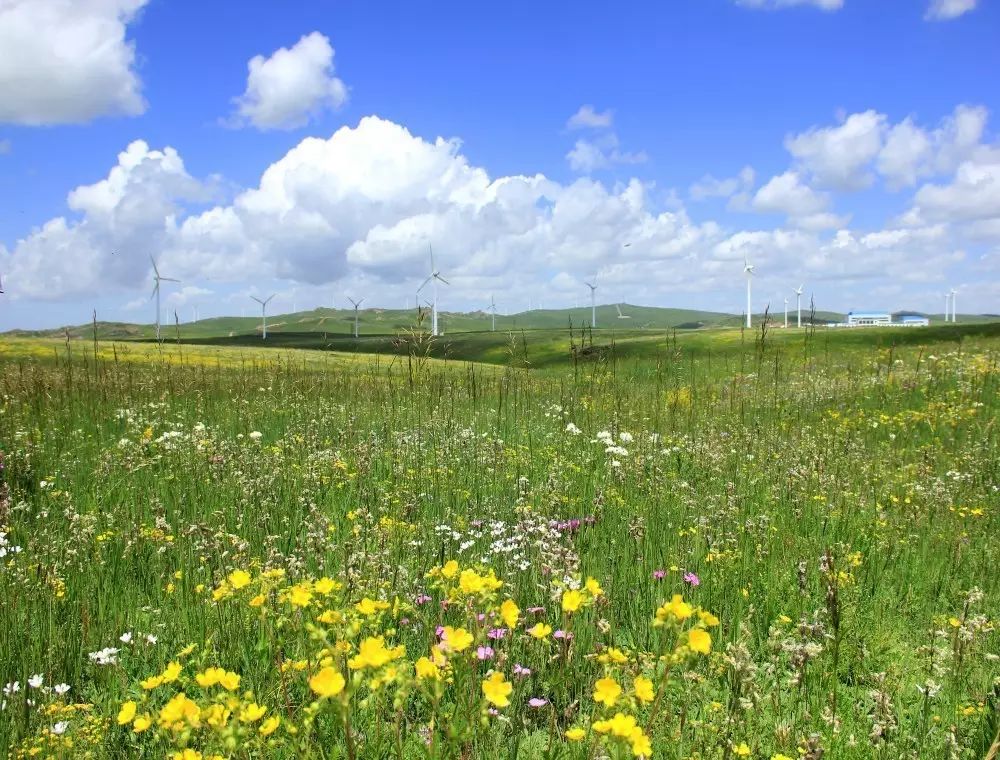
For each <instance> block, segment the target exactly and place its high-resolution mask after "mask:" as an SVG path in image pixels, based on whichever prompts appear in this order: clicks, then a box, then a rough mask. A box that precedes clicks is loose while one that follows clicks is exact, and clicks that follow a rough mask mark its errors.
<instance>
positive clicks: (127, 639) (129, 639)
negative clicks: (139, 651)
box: [118, 631, 132, 644]
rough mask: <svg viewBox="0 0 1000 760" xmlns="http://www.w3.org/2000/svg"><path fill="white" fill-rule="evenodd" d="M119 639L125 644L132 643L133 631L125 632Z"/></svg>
mask: <svg viewBox="0 0 1000 760" xmlns="http://www.w3.org/2000/svg"><path fill="white" fill-rule="evenodd" d="M118 640H119V641H120V642H122V643H123V644H131V643H132V632H131V631H128V632H127V633H123V634H122V635H121V636H119V637H118Z"/></svg>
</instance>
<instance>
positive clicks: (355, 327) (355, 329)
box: [347, 297, 365, 338]
mask: <svg viewBox="0 0 1000 760" xmlns="http://www.w3.org/2000/svg"><path fill="white" fill-rule="evenodd" d="M347 300H348V301H350V302H351V303H352V304H354V337H355V338H357V337H358V307H359V306H361V304H362V303H364V300H365V299H364V298H362V299H361V300H360V301H355V300H354V299H353V298H350V297H348V299H347Z"/></svg>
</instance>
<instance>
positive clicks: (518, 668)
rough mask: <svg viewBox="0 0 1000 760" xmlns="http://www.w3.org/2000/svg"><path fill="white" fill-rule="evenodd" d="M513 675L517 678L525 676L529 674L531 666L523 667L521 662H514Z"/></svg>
mask: <svg viewBox="0 0 1000 760" xmlns="http://www.w3.org/2000/svg"><path fill="white" fill-rule="evenodd" d="M514 675H515V676H517V677H518V678H527V677H528V676H530V675H531V668H526V667H524V666H523V665H522V664H521V663H519V662H518V663H515V664H514Z"/></svg>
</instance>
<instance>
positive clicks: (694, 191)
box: [689, 166, 756, 201]
mask: <svg viewBox="0 0 1000 760" xmlns="http://www.w3.org/2000/svg"><path fill="white" fill-rule="evenodd" d="M755 179H756V174H755V173H754V170H753V167H750V166H744V167H743V168H742V169H741V170H740V173H739V174H738V175H737V176H735V177H727V178H726V179H716V178H715V177H713V176H712V175H711V174H706V175H705V176H704V177H702V178H701V179H700V180H698V181H697V182H695V183H694V184H693V185H691V188H690V191H689V192H690V194H691V198H692V199H694V200H696V201H701V200H705V199H706V198H729V197H730V196H732V195H735V194H736V193H737V192H747V191H749V190H750V189H752V188H753V184H754V181H755Z"/></svg>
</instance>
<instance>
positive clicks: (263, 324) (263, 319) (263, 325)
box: [250, 293, 276, 340]
mask: <svg viewBox="0 0 1000 760" xmlns="http://www.w3.org/2000/svg"><path fill="white" fill-rule="evenodd" d="M275 295H276V294H275V293H272V294H271V295H269V296H268V297H267V298H265V299H264V300H263V301H261V300H260V299H259V298H257V296H250V297H251V298H252V299H253V300H255V301H256V302H257V303H259V304H260V335H261V340H267V305H268V304H269V303H270V302H271V299H272V298H274V296H275Z"/></svg>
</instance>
